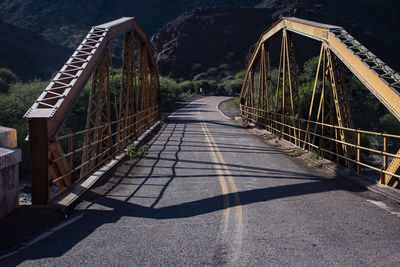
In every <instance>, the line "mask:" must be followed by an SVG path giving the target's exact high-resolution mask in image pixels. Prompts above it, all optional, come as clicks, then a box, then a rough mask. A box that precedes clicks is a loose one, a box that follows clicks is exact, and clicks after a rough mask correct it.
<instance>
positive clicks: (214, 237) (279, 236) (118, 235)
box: [0, 97, 400, 266]
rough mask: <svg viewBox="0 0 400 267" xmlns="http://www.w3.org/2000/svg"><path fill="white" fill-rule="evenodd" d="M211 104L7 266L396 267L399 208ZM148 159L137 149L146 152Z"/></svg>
mask: <svg viewBox="0 0 400 267" xmlns="http://www.w3.org/2000/svg"><path fill="white" fill-rule="evenodd" d="M223 99H226V98H223V97H205V98H202V99H199V100H196V101H194V102H191V103H190V104H189V105H187V106H186V107H184V108H182V109H180V110H179V111H177V112H176V113H174V114H173V115H172V117H171V118H170V120H169V121H168V122H167V123H166V124H165V125H163V127H162V128H161V130H160V132H159V133H158V134H156V135H155V136H154V138H153V139H152V140H151V141H150V142H149V145H148V152H144V153H143V157H142V158H141V159H140V160H138V159H134V158H132V159H130V160H127V161H125V162H124V163H123V164H122V165H121V166H120V167H118V169H117V170H116V171H115V172H114V173H112V174H111V175H110V179H108V180H107V181H104V182H102V183H100V184H99V185H98V186H97V187H96V188H94V189H93V190H91V191H90V192H88V193H87V194H86V195H85V197H84V201H83V202H82V203H81V204H79V205H78V206H77V208H76V210H75V212H74V215H73V216H72V218H75V220H76V221H75V222H74V223H72V224H70V225H68V226H66V227H64V228H62V229H59V230H57V231H54V232H53V233H52V234H51V235H49V236H48V237H47V238H45V239H43V240H42V241H40V242H37V243H35V244H33V245H32V246H30V247H28V248H26V249H25V250H23V251H21V252H19V253H17V254H15V255H13V256H10V257H8V258H7V259H5V260H3V261H2V262H0V266H8V265H18V264H20V265H21V266H33V265H34V266H76V265H84V266H199V265H200V266H204V265H226V266H271V265H272V266H276V265H278V266H292V265H294V266H330V265H336V266H350V265H351V266H355V265H356V266H381V265H383V266H400V205H399V204H398V203H396V202H395V201H391V200H389V199H386V198H385V197H383V196H380V195H377V194H375V193H372V192H369V191H366V190H364V189H363V188H361V187H358V186H356V185H354V184H351V183H350V182H347V181H346V180H345V179H343V178H340V177H335V175H331V174H328V173H325V172H324V171H322V170H317V169H313V168H310V167H307V166H306V165H305V164H304V163H303V162H302V160H301V159H299V158H294V157H289V156H288V155H287V153H285V152H283V151H282V150H279V149H278V148H277V147H276V146H274V145H273V144H269V143H267V142H266V141H264V140H263V139H262V138H260V137H259V136H256V135H253V134H251V133H250V132H249V130H248V129H245V128H244V127H242V126H240V125H239V124H238V123H237V122H235V121H233V120H228V119H226V118H224V117H223V116H222V115H221V114H220V113H219V112H218V110H217V107H216V106H217V104H218V103H219V102H220V101H222V100H223ZM139 152H140V151H139Z"/></svg>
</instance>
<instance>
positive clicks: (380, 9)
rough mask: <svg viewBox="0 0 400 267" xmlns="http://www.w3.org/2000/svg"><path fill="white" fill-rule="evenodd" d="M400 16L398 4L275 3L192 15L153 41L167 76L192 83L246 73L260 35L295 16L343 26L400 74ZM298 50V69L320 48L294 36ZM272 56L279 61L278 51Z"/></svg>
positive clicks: (339, 1)
mask: <svg viewBox="0 0 400 267" xmlns="http://www.w3.org/2000/svg"><path fill="white" fill-rule="evenodd" d="M348 2H351V3H348ZM361 3H362V4H361ZM399 14H400V10H399V5H398V4H397V1H394V0H387V1H380V2H379V1H376V0H364V1H344V0H337V1H321V0H319V1H318V0H301V1H290V0H282V1H279V0H271V1H269V2H267V3H265V4H261V5H258V6H257V8H235V7H219V8H202V9H195V10H192V11H190V12H187V13H184V14H182V15H181V16H180V17H178V18H176V19H175V20H173V21H171V22H169V23H168V24H166V25H165V26H164V27H163V28H162V29H161V30H160V31H159V32H157V33H156V34H155V35H154V36H153V37H152V41H153V43H154V48H155V53H156V57H157V61H158V64H159V66H160V71H161V73H162V74H164V75H168V74H171V76H172V77H184V78H192V77H193V75H195V74H196V73H195V72H196V71H197V73H199V72H206V71H207V70H208V69H209V68H215V67H216V68H219V71H223V70H224V68H226V67H228V68H229V70H230V72H231V73H234V72H235V71H238V70H239V69H244V68H245V67H246V55H247V54H248V52H249V47H251V46H252V45H254V44H255V43H256V42H257V40H258V38H259V36H260V34H262V33H263V32H264V31H265V30H267V29H268V28H269V27H270V26H271V24H272V23H274V22H275V21H277V20H278V19H279V18H280V17H282V16H296V17H299V18H304V19H309V20H314V21H318V22H323V23H328V24H336V25H339V26H343V27H344V28H345V29H346V30H347V31H348V32H350V34H352V35H353V36H354V37H355V38H356V39H358V40H359V41H360V42H362V43H363V44H364V45H365V46H366V47H368V48H369V49H370V50H371V51H372V52H373V53H375V54H376V55H377V56H378V57H380V58H381V59H382V60H384V61H385V62H387V63H388V64H389V65H390V66H391V67H392V68H394V69H395V70H400V53H398V52H397V51H400V35H399V34H398V33H399V32H400V19H399V16H398V15H399ZM279 45H280V44H279V42H276V43H275V44H274V45H273V46H274V48H275V50H274V51H278V50H277V49H279ZM296 49H297V52H296V55H297V59H298V64H299V65H300V66H301V65H302V64H303V63H304V61H305V60H307V59H309V58H310V57H312V56H315V55H316V54H317V53H318V51H319V47H318V43H317V42H315V41H312V40H310V39H307V38H305V37H300V36H296ZM274 55H275V57H276V55H279V51H278V52H277V53H273V55H272V57H274ZM247 57H248V55H247ZM273 59H274V58H273ZM200 65H201V68H200V69H199V66H200ZM221 65H224V66H223V67H222V68H221Z"/></svg>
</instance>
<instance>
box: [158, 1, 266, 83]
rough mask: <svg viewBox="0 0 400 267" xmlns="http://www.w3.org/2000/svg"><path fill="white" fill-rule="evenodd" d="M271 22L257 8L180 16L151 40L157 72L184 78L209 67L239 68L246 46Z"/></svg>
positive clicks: (200, 10) (206, 10) (216, 9)
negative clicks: (157, 67)
mask: <svg viewBox="0 0 400 267" xmlns="http://www.w3.org/2000/svg"><path fill="white" fill-rule="evenodd" d="M271 23H272V20H271V17H270V16H266V15H265V11H264V10H263V9H257V8H239V7H214V8H198V9H195V10H192V11H190V12H187V13H184V14H182V15H181V16H179V17H178V18H176V19H175V20H173V21H171V22H170V23H168V24H166V25H165V26H164V27H163V28H162V29H161V30H160V31H159V32H157V33H156V34H155V35H154V36H153V37H152V39H151V41H152V43H153V48H154V51H155V54H156V57H157V62H158V65H159V70H160V73H161V74H163V75H167V74H171V76H172V77H185V78H188V77H190V76H193V75H194V74H197V73H198V72H203V71H207V70H208V69H209V68H213V67H217V68H218V67H222V68H224V67H225V68H229V69H230V70H239V69H242V68H244V60H243V59H244V58H245V56H246V54H247V52H248V49H249V47H250V46H251V45H252V44H253V43H254V41H255V40H257V38H258V36H259V34H260V33H261V32H263V30H265V25H270V24H271ZM222 64H229V66H227V65H225V66H221V65H222ZM196 71H197V73H196Z"/></svg>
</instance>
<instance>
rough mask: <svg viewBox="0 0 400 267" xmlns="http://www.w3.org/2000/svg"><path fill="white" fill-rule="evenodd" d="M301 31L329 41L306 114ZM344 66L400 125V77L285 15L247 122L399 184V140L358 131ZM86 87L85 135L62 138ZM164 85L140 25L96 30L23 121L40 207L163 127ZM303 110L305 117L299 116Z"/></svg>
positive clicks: (253, 74) (330, 32)
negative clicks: (369, 140) (117, 61)
mask: <svg viewBox="0 0 400 267" xmlns="http://www.w3.org/2000/svg"><path fill="white" fill-rule="evenodd" d="M294 33H296V34H300V35H303V36H305V37H308V38H313V39H316V40H318V41H320V42H322V45H321V52H320V57H319V61H318V70H317V73H316V76H315V84H314V91H313V95H312V98H311V100H310V105H309V107H304V106H303V107H301V106H300V105H299V104H298V103H297V102H296V100H298V94H299V87H298V86H299V85H298V77H297V70H296V61H295V45H294V42H293V34H294ZM121 35H123V36H124V38H123V63H122V79H121V84H120V86H116V87H115V86H114V87H113V86H111V85H110V84H111V83H112V81H113V75H114V71H113V68H112V66H113V65H112V60H111V58H112V56H111V51H110V43H111V41H115V40H117V38H118V37H119V36H121ZM280 36H281V37H282V47H281V53H280V63H279V77H278V80H277V87H276V88H272V87H271V67H270V49H269V44H270V42H272V41H273V40H275V39H277V38H279V37H280ZM342 65H345V66H347V67H348V68H349V69H350V70H351V71H352V72H353V73H354V75H355V76H356V77H358V78H359V79H360V80H361V82H362V83H363V84H364V85H365V86H366V87H367V88H368V89H369V90H370V91H371V92H372V93H373V94H374V95H375V96H376V97H377V98H378V99H379V100H380V101H381V102H382V103H383V104H384V105H385V106H386V107H387V109H388V110H389V111H390V112H391V113H392V114H393V115H394V116H395V117H396V118H397V119H400V97H399V93H398V89H400V75H399V74H397V73H396V72H394V71H393V70H392V69H390V68H389V67H388V66H387V65H385V64H384V63H383V62H382V61H381V60H379V59H378V58H377V57H376V56H375V55H374V54H372V53H371V52H370V51H369V50H368V49H367V48H365V47H364V46H363V45H362V44H360V43H359V42H358V41H357V40H355V39H354V38H353V37H352V36H351V35H350V34H348V33H347V32H346V31H345V30H344V29H343V28H341V27H337V26H332V25H326V24H320V23H315V22H310V21H305V20H301V19H297V18H283V19H281V20H280V21H278V22H277V23H276V24H275V25H273V26H272V27H271V28H270V29H269V30H268V31H266V32H265V33H264V34H263V35H262V36H261V38H260V40H259V42H258V45H257V48H256V50H255V52H254V55H253V57H252V59H251V62H250V63H249V66H248V69H247V72H246V76H245V79H244V82H243V87H242V91H241V94H240V111H241V116H242V118H243V119H244V120H246V121H248V122H251V123H254V124H255V125H257V126H259V127H262V128H265V129H267V130H269V131H270V132H272V133H275V134H276V135H279V136H280V137H282V138H285V139H287V140H290V141H292V142H293V143H295V144H296V145H298V146H299V148H302V149H307V150H309V151H314V152H316V153H318V154H319V155H321V156H324V157H326V158H329V159H331V160H333V161H336V163H337V164H341V165H344V166H346V168H347V169H349V170H356V171H357V172H358V173H359V174H361V172H362V170H363V169H366V168H369V169H372V170H375V171H377V172H379V173H380V174H381V177H380V183H381V184H383V185H390V186H394V187H397V186H399V178H400V175H399V173H398V171H399V167H400V150H399V152H397V153H391V152H390V151H389V150H390V149H389V148H388V144H389V143H390V141H393V140H394V141H393V142H395V144H399V138H400V136H397V135H390V134H384V133H376V132H370V131H364V130H358V129H354V126H353V123H352V118H351V112H350V106H349V103H348V100H347V97H346V88H345V84H344V80H343V70H342V68H343V66H342ZM321 81H322V82H321ZM87 83H90V84H91V87H90V97H89V103H88V110H87V118H86V126H85V128H84V129H82V130H81V131H78V132H72V133H68V134H65V135H62V136H59V133H60V129H61V128H62V125H63V123H64V121H65V120H66V118H67V115H68V114H69V112H70V111H71V109H72V107H73V105H74V104H75V103H76V101H77V99H78V96H79V95H80V93H81V92H82V90H83V88H84V86H85V85H86V84H87ZM319 87H321V88H319ZM159 88H160V86H159V75H158V70H157V65H156V63H155V60H154V56H153V53H152V50H151V46H150V43H149V40H148V37H147V35H146V33H145V32H144V31H143V29H142V28H141V27H140V26H139V24H138V23H137V21H136V20H135V19H134V18H121V19H118V20H115V21H112V22H109V23H105V24H102V25H99V26H95V27H93V28H92V29H91V30H90V32H89V33H88V35H87V36H86V37H85V38H84V40H83V41H82V43H81V44H80V45H79V47H78V48H77V49H76V51H75V52H74V53H73V55H72V56H71V57H70V58H69V60H68V61H67V63H66V64H65V65H64V66H63V67H62V68H61V70H60V71H59V72H58V73H57V75H56V76H55V77H54V79H53V80H52V81H51V82H50V84H49V85H48V86H47V88H46V89H45V90H44V91H43V93H42V94H41V95H40V96H39V98H38V99H37V101H36V102H35V103H34V104H33V106H32V107H31V108H30V109H29V110H28V111H27V113H26V115H25V117H26V118H27V120H28V122H29V140H30V144H31V151H32V181H33V193H32V195H33V198H32V201H33V203H34V204H45V203H48V201H49V200H51V199H52V198H53V197H54V195H55V194H54V192H53V191H56V192H58V193H59V192H63V191H64V190H65V189H67V188H70V187H71V186H72V185H74V184H76V183H77V182H78V181H82V180H84V179H85V178H86V177H88V175H90V174H91V173H93V172H94V171H95V170H97V169H98V168H99V167H101V166H102V165H104V164H105V163H106V162H107V161H109V160H110V159H112V158H114V157H115V155H116V154H117V153H118V152H119V151H121V150H122V149H124V148H126V147H127V146H128V145H129V144H130V143H131V142H132V141H134V140H136V139H137V138H138V136H140V134H142V133H143V132H144V131H146V130H147V129H149V128H150V127H151V126H152V125H153V124H154V123H155V122H156V121H158V119H159V101H160V99H159ZM304 108H307V109H308V117H307V118H301V117H299V116H298V114H301V112H300V111H301V109H304ZM361 135H373V136H378V137H379V138H380V139H381V140H382V145H381V146H380V147H381V149H378V148H376V147H374V148H372V147H365V146H362V145H361ZM397 149H398V148H397ZM363 151H368V152H370V153H375V154H377V155H379V156H380V157H381V158H383V161H382V162H383V163H382V166H381V167H377V166H372V165H370V164H368V163H365V162H363V160H362V153H363ZM56 194H57V193H56Z"/></svg>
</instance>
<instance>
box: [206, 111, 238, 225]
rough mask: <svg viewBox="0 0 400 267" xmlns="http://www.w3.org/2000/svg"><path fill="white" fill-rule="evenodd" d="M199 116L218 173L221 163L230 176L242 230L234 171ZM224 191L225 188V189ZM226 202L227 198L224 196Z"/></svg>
mask: <svg viewBox="0 0 400 267" xmlns="http://www.w3.org/2000/svg"><path fill="white" fill-rule="evenodd" d="M198 116H199V118H200V124H201V127H202V129H203V132H204V133H205V136H206V139H207V142H208V145H209V146H210V148H213V149H211V153H212V155H213V158H214V161H215V162H216V163H217V170H218V171H219V173H218V174H219V175H220V173H221V168H220V166H219V165H218V164H221V166H222V167H223V170H224V171H225V174H226V176H227V178H228V181H229V185H230V187H231V190H232V193H233V198H234V202H235V209H236V219H237V222H238V224H237V225H236V231H240V230H241V229H242V218H243V211H242V206H241V203H240V196H239V193H238V190H237V187H236V184H235V181H234V180H233V177H232V173H231V172H230V170H229V168H228V166H227V165H226V162H225V160H224V158H223V157H222V154H221V152H220V150H219V148H218V146H217V144H216V142H215V140H214V138H213V137H212V135H211V133H210V131H209V129H208V127H207V126H206V125H205V123H204V122H203V121H202V118H201V115H200V113H199V115H198ZM214 150H215V152H214ZM215 154H216V155H217V157H215ZM217 158H218V159H219V160H218V159H217ZM222 175H223V174H222ZM221 178H222V179H221ZM221 180H222V181H223V183H224V184H225V187H226V183H225V179H224V176H222V177H221V176H220V182H221ZM221 187H223V186H222V183H221ZM223 191H224V189H223ZM223 193H224V192H223ZM224 194H225V193H224ZM224 202H225V198H224ZM228 210H229V209H228ZM228 215H229V213H228Z"/></svg>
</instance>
